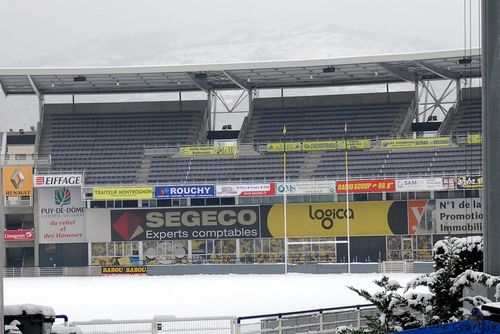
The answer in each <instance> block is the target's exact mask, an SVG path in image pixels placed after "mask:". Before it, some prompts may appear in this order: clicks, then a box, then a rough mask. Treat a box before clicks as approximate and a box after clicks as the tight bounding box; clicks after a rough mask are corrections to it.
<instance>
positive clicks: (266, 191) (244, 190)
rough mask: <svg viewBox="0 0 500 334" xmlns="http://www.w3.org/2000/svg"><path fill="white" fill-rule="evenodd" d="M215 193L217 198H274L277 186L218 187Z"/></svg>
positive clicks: (240, 185) (230, 185) (231, 185)
mask: <svg viewBox="0 0 500 334" xmlns="http://www.w3.org/2000/svg"><path fill="white" fill-rule="evenodd" d="M215 193H216V195H217V197H237V196H274V195H276V184H275V183H259V184H227V185H217V186H216V191H215Z"/></svg>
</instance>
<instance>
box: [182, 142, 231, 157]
mask: <svg viewBox="0 0 500 334" xmlns="http://www.w3.org/2000/svg"><path fill="white" fill-rule="evenodd" d="M237 152H238V146H234V145H233V146H185V147H181V148H180V149H179V153H180V154H181V155H182V156H194V155H236V153H237Z"/></svg>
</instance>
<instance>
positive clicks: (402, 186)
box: [396, 177, 448, 191]
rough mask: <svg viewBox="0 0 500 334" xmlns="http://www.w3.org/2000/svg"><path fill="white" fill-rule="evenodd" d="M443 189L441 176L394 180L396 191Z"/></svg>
mask: <svg viewBox="0 0 500 334" xmlns="http://www.w3.org/2000/svg"><path fill="white" fill-rule="evenodd" d="M443 189H445V187H444V186H443V179H442V178H441V177H430V178H425V179H424V178H422V179H402V180H396V191H432V190H443ZM446 189H448V188H446Z"/></svg>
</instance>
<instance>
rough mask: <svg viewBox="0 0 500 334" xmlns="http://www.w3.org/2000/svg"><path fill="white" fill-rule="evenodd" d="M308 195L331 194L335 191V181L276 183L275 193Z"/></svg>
mask: <svg viewBox="0 0 500 334" xmlns="http://www.w3.org/2000/svg"><path fill="white" fill-rule="evenodd" d="M285 189H286V193H287V194H288V195H308V194H333V193H335V181H297V182H287V183H286V188H285V184H284V183H276V194H277V195H283V194H284V193H285Z"/></svg>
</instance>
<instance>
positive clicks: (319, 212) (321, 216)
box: [309, 205, 354, 230]
mask: <svg viewBox="0 0 500 334" xmlns="http://www.w3.org/2000/svg"><path fill="white" fill-rule="evenodd" d="M347 217H349V219H354V211H353V210H352V209H351V208H349V214H348V213H347V208H345V209H326V210H325V209H320V208H314V207H313V206H312V205H309V218H310V219H311V220H312V222H314V221H320V222H321V227H323V228H324V229H325V230H330V229H332V228H333V225H334V222H335V220H336V219H347Z"/></svg>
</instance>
